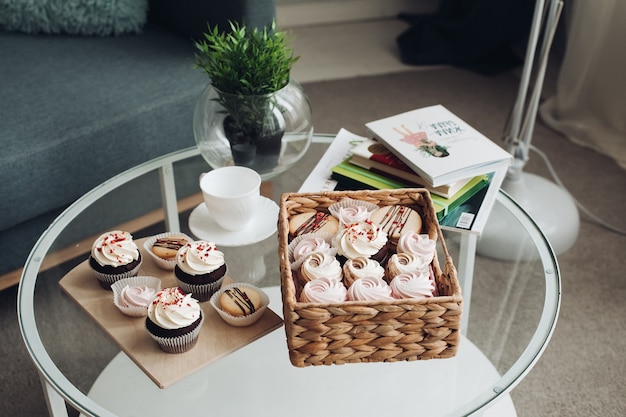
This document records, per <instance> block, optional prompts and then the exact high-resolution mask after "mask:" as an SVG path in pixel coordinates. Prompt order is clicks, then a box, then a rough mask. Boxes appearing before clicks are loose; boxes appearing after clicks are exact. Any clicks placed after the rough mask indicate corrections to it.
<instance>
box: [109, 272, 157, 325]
mask: <svg viewBox="0 0 626 417" xmlns="http://www.w3.org/2000/svg"><path fill="white" fill-rule="evenodd" d="M127 285H128V286H129V287H133V286H140V285H145V286H147V287H150V288H154V289H155V290H156V291H159V290H161V280H160V279H159V278H157V277H151V276H147V275H145V276H136V277H130V278H124V279H120V280H119V281H115V282H114V283H113V284H112V285H111V290H113V304H115V306H116V307H117V308H119V309H120V311H121V312H122V313H124V314H126V315H127V316H131V317H145V316H147V315H148V306H147V305H146V306H145V307H139V306H132V307H126V306H123V305H120V303H119V296H120V294H121V292H122V290H123V289H124V288H125V287H126V286H127Z"/></svg>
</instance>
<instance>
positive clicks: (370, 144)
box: [350, 139, 471, 198]
mask: <svg viewBox="0 0 626 417" xmlns="http://www.w3.org/2000/svg"><path fill="white" fill-rule="evenodd" d="M351 152H352V157H351V158H350V163H351V164H354V165H358V166H360V167H361V168H365V169H368V170H370V171H373V172H378V173H381V174H383V175H387V176H391V177H394V178H397V179H398V180H400V181H408V182H409V183H410V184H413V186H420V187H424V188H426V189H427V190H428V191H430V192H431V194H437V195H440V196H442V197H446V198H449V197H451V196H452V195H454V194H455V193H456V192H457V191H459V190H460V189H461V188H462V187H463V186H464V185H465V184H467V183H468V182H469V181H470V180H471V178H465V179H462V180H459V181H456V182H453V183H451V184H444V185H441V186H439V187H433V186H431V185H430V184H429V183H428V181H425V180H424V179H423V178H422V177H420V176H419V175H418V174H416V173H415V171H413V170H412V169H411V168H410V167H409V166H408V165H407V164H405V163H404V162H402V160H400V159H399V158H398V157H397V156H396V155H394V154H393V152H391V151H389V149H387V148H386V147H385V145H383V144H382V143H380V142H378V141H376V140H374V139H366V140H365V141H364V142H363V143H362V144H360V145H357V146H355V147H354V148H352V151H351Z"/></svg>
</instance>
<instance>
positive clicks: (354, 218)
mask: <svg viewBox="0 0 626 417" xmlns="http://www.w3.org/2000/svg"><path fill="white" fill-rule="evenodd" d="M377 208H378V206H377V205H376V204H373V203H369V202H367V201H362V200H353V199H351V198H344V199H343V200H341V201H338V202H336V203H333V204H331V205H330V206H329V207H328V211H329V212H330V214H332V215H333V216H334V217H336V218H337V219H338V220H339V224H340V226H347V225H350V224H352V223H359V222H365V221H367V220H369V219H370V215H371V214H372V212H373V211H374V210H376V209H377Z"/></svg>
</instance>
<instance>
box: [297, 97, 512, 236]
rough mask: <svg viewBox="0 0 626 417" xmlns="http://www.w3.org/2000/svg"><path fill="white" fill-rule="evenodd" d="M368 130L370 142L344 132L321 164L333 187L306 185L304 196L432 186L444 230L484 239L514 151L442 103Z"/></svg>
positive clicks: (374, 124)
mask: <svg viewBox="0 0 626 417" xmlns="http://www.w3.org/2000/svg"><path fill="white" fill-rule="evenodd" d="M365 126H366V128H367V131H368V133H369V134H370V135H371V137H370V138H365V137H361V136H357V135H354V134H353V133H350V132H348V131H347V130H345V129H342V130H341V131H340V132H339V133H338V134H337V137H336V139H335V141H334V142H333V144H332V145H331V147H330V148H329V150H328V151H327V152H326V154H325V156H324V157H323V158H322V160H320V163H319V164H318V168H319V169H320V172H318V175H319V174H321V173H322V172H324V170H325V172H326V173H328V170H330V172H331V175H330V182H328V180H329V179H328V178H327V179H326V181H325V183H323V184H321V183H319V182H318V183H317V184H314V185H313V184H307V182H309V181H307V182H305V184H304V185H303V188H304V189H303V188H301V191H313V189H307V188H309V187H313V188H315V187H322V188H324V187H326V189H344V190H350V189H394V188H411V187H421V188H426V189H428V190H429V191H430V193H431V197H432V199H433V203H434V205H435V210H436V211H437V217H438V219H439V223H440V225H441V227H442V228H444V229H453V230H460V231H467V232H470V233H476V234H480V232H481V231H482V229H483V227H484V224H485V222H486V220H487V217H488V215H489V212H490V211H491V208H492V207H493V204H494V202H495V198H496V194H497V192H498V190H499V188H500V186H501V185H502V181H503V180H504V177H505V175H506V171H507V169H508V167H509V165H510V164H511V162H512V156H511V154H510V153H508V152H506V151H505V150H504V149H502V148H501V147H499V146H498V145H496V144H495V143H494V142H492V141H491V140H490V139H488V138H487V137H485V136H484V135H482V134H481V133H480V132H478V131H477V130H475V129H474V128H472V127H471V126H469V125H468V124H467V123H465V122H464V121H463V120H461V119H460V118H459V117H457V116H456V115H454V114H453V113H452V112H450V111H449V110H448V109H446V108H445V107H443V106H441V105H437V106H430V107H425V108H421V109H416V110H413V111H410V112H406V113H402V114H398V115H394V116H390V117H387V118H384V119H380V120H376V121H372V122H369V123H366V124H365ZM329 154H331V155H332V156H328V155H329ZM316 169H317V168H316ZM315 175H316V174H315V171H314V173H313V174H312V176H315ZM326 177H328V175H327V174H326ZM312 181H313V182H315V181H314V180H312ZM322 188H320V189H318V190H315V191H320V190H322Z"/></svg>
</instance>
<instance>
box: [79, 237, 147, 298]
mask: <svg viewBox="0 0 626 417" xmlns="http://www.w3.org/2000/svg"><path fill="white" fill-rule="evenodd" d="M141 261H142V259H141V253H140V252H139V248H137V245H136V244H135V241H134V240H133V236H132V235H131V234H130V233H128V232H125V231H123V230H113V231H110V232H106V233H103V234H102V235H100V236H99V237H98V238H97V239H96V240H95V241H94V242H93V245H92V247H91V253H90V256H89V266H90V268H91V270H92V271H93V273H94V275H95V277H96V278H97V279H98V282H99V283H100V286H102V288H105V289H111V284H113V283H114V282H115V281H118V280H120V279H124V278H128V277H132V276H135V275H137V272H139V267H140V266H141Z"/></svg>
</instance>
